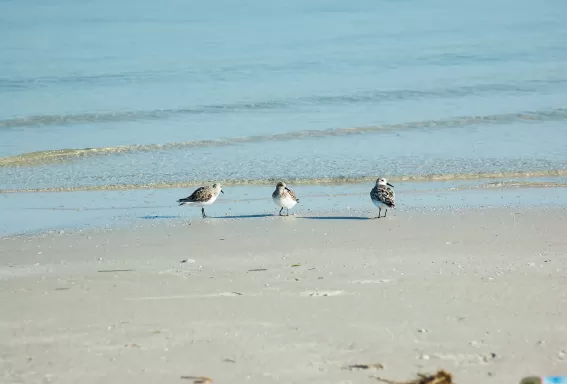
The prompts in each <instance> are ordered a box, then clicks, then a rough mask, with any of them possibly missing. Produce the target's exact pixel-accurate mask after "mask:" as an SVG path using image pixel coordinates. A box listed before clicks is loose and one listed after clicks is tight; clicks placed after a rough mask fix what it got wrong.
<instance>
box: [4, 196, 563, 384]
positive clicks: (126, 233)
mask: <svg viewBox="0 0 567 384" xmlns="http://www.w3.org/2000/svg"><path fill="white" fill-rule="evenodd" d="M566 227H567V207H545V208H541V207H535V208H524V207H517V208H495V209H478V208H463V209H456V210H441V211H437V210H432V211H428V212H425V211H404V212H400V213H398V214H396V215H392V216H391V217H390V216H389V217H388V218H387V219H375V220H368V219H366V218H365V217H360V216H353V217H351V218H350V219H346V218H345V217H340V218H337V217H313V218H311V219H309V218H301V217H297V216H296V217H289V218H282V219H281V220H280V219H279V218H274V219H271V218H266V219H259V220H256V219H252V220H245V219H241V220H233V219H210V220H194V221H191V222H190V223H189V222H185V223H182V224H176V225H170V224H166V225H155V226H145V227H137V228H122V229H113V230H110V229H109V230H100V231H98V230H94V231H85V232H82V233H68V232H65V233H63V234H59V233H55V234H50V235H49V234H48V235H42V236H23V237H19V238H5V239H3V240H2V241H0V247H1V248H2V255H3V257H2V265H3V267H2V268H1V269H0V271H1V272H0V300H1V301H2V302H3V309H4V310H3V311H2V314H0V337H2V340H4V341H5V346H4V347H2V349H0V357H1V359H0V368H2V370H3V372H5V374H4V375H5V376H4V377H5V379H7V380H8V381H7V383H18V382H26V383H34V382H42V380H54V381H57V382H58V383H73V382H77V381H78V380H80V381H81V382H84V383H97V382H100V381H101V380H103V377H104V380H105V381H106V382H108V383H117V384H118V383H125V382H136V383H141V384H146V383H147V384H150V383H154V382H157V381H165V382H179V380H180V377H181V376H207V377H211V378H212V379H213V382H215V383H240V382H249V383H258V384H265V383H290V382H294V383H321V384H322V383H329V382H348V381H350V382H357V383H358V382H360V383H372V382H376V380H375V379H372V378H370V376H377V375H379V376H380V377H384V378H388V379H392V380H408V379H411V378H413V377H415V374H416V373H417V372H422V373H434V372H435V371H436V370H437V369H445V370H447V371H449V372H451V373H452V374H453V376H454V380H455V382H457V383H460V384H468V383H471V384H472V383H479V382H483V383H484V382H486V383H495V384H496V383H503V382H512V383H513V382H519V381H520V379H521V378H522V377H525V376H530V375H553V374H557V375H559V374H564V372H565V370H566V369H567V359H566V358H565V357H564V356H565V353H566V352H567V332H566V331H567V328H566V327H565V323H564V319H565V318H566V317H567V312H566V311H567V309H566V308H567V305H565V304H567V303H565V295H564V294H563V292H564V287H565V272H566V271H567V239H566V238H565V236H564V233H563V232H564V228H566ZM526 282H529V284H526ZM349 364H382V365H383V366H384V369H380V370H373V369H370V370H349V369H345V367H346V366H348V365H349Z"/></svg>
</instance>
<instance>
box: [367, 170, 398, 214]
mask: <svg viewBox="0 0 567 384" xmlns="http://www.w3.org/2000/svg"><path fill="white" fill-rule="evenodd" d="M390 187H391V188H390ZM392 188H394V186H393V185H392V184H390V183H388V180H386V179H385V178H383V177H381V178H379V179H378V180H376V185H375V186H374V188H372V190H371V191H370V198H371V199H372V202H373V203H374V205H375V206H377V207H378V219H379V218H380V217H381V216H380V214H381V212H382V208H385V212H384V216H383V217H386V214H387V212H388V208H394V207H395V206H396V203H395V199H396V196H395V193H394V190H393V189H392Z"/></svg>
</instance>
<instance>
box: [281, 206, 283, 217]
mask: <svg viewBox="0 0 567 384" xmlns="http://www.w3.org/2000/svg"><path fill="white" fill-rule="evenodd" d="M282 211H283V207H282V209H280V216H283V215H282Z"/></svg>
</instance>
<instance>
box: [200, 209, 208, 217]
mask: <svg viewBox="0 0 567 384" xmlns="http://www.w3.org/2000/svg"><path fill="white" fill-rule="evenodd" d="M201 214H202V215H203V219H204V218H205V217H207V215H205V207H201Z"/></svg>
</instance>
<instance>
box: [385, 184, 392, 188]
mask: <svg viewBox="0 0 567 384" xmlns="http://www.w3.org/2000/svg"><path fill="white" fill-rule="evenodd" d="M386 184H388V185H389V186H390V187H392V188H394V186H393V185H392V184H390V183H386Z"/></svg>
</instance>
